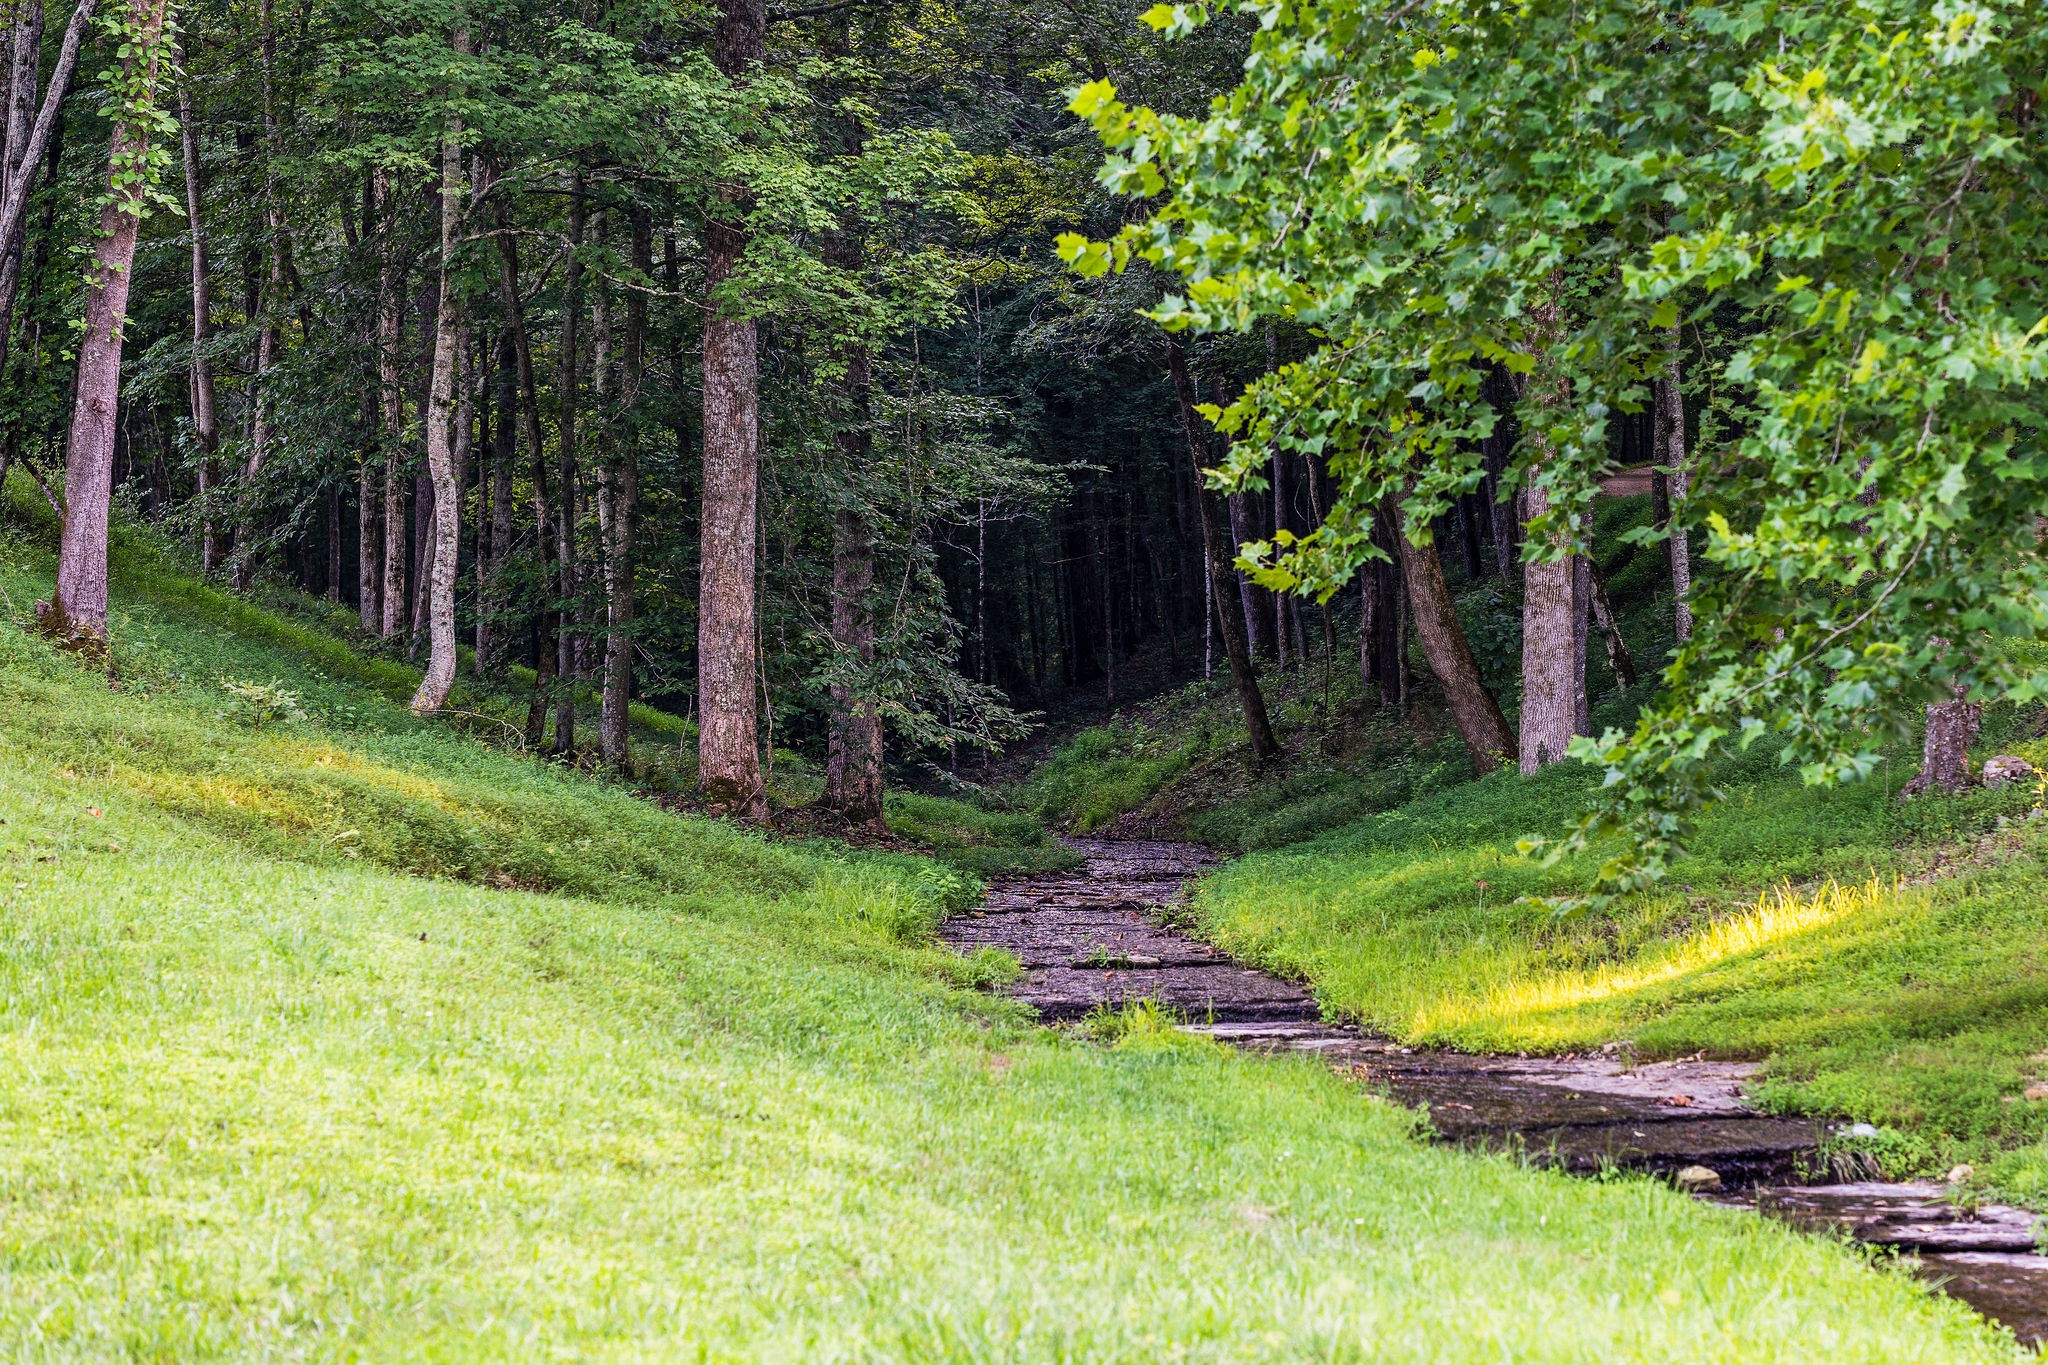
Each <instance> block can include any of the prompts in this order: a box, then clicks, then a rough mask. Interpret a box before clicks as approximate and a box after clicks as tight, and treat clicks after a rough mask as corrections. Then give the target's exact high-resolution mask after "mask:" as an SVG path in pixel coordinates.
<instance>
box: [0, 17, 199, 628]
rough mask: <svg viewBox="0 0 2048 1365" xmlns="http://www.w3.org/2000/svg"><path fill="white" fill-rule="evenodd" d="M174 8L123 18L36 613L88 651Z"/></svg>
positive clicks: (102, 617)
mask: <svg viewBox="0 0 2048 1365" xmlns="http://www.w3.org/2000/svg"><path fill="white" fill-rule="evenodd" d="M168 9H169V0H133V3H132V4H131V5H130V6H129V8H128V9H127V10H126V11H124V12H123V13H122V14H121V16H120V19H119V25H120V29H119V31H120V33H121V36H122V39H123V51H124V53H125V54H126V55H124V56H123V57H122V58H121V61H120V64H119V66H118V68H117V72H116V76H115V81H114V89H115V92H116V96H117V103H116V106H115V107H116V114H115V118H114V131H113V138H112V142H111V144H110V146H109V149H108V153H107V189H106V195H105V199H104V200H103V202H102V205H101V208H100V238H99V243H98V245H97V246H96V247H95V248H94V251H93V262H92V269H91V271H90V272H89V273H88V275H87V285H86V305H85V330H84V334H83V335H82V337H81V338H80V341H79V346H78V382H77V397H76V398H75V400H74V401H73V405H72V412H71V429H70V432H69V434H68V436H67V438H66V441H65V456H64V528H63V533H62V537H61V539H60V540H59V542H58V549H57V584H56V589H55V591H54V592H53V593H52V595H51V598H50V600H49V601H48V602H42V603H38V604H37V611H36V616H37V619H38V623H39V625H40V627H41V629H42V630H43V631H44V632H45V633H47V634H49V635H50V636H52V637H54V638H55V639H57V640H59V641H62V642H64V643H65V644H66V645H67V646H69V647H71V648H75V649H79V650H82V651H85V652H87V653H103V652H104V651H105V649H106V643H107V523H108V517H109V513H110V510H111V505H112V499H113V483H114V414H115V410H116V408H117V406H118V405H119V402H120V391H121V340H122V326H123V324H124V322H125V321H126V319H127V316H128V285H129V276H130V268H131V267H132V265H133V264H134V261H135V239H136V235H137V233H138V232H139V231H140V229H141V226H142V219H143V216H144V215H145V214H146V213H147V212H148V211H149V207H150V202H151V186H152V184H153V182H154V178H155V172H156V169H157V165H158V163H159V162H160V161H161V160H162V159H163V154H162V151H161V138H162V134H163V133H164V132H165V131H167V130H166V129H165V128H164V126H163V125H164V119H163V118H162V116H161V113H160V111H159V109H158V107H157V87H158V75H159V70H160V68H161V66H162V64H163V55H164V45H165V38H166V34H165V23H166V20H167V18H168ZM66 44H67V47H68V48H69V50H70V52H71V53H72V54H73V57H74V60H75V54H76V50H77V47H76V40H75V36H74V35H72V34H68V33H67V34H66ZM0 228H4V224H0ZM0 245H4V242H0ZM0 333H4V324H0Z"/></svg>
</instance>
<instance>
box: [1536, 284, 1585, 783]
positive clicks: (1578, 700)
mask: <svg viewBox="0 0 2048 1365" xmlns="http://www.w3.org/2000/svg"><path fill="white" fill-rule="evenodd" d="M1558 310H1559V303H1558V300H1557V297H1556V282H1555V281H1553V290H1552V296H1551V297H1550V298H1548V299H1546V300H1545V301H1544V302H1543V303H1542V304H1541V305H1540V306H1539V307H1538V308H1537V309H1536V310H1535V311H1534V312H1533V313H1532V314H1531V321H1532V323H1533V327H1532V329H1531V335H1532V344H1533V345H1534V346H1535V348H1536V351H1537V354H1536V357H1535V358H1536V369H1535V372H1534V373H1532V374H1531V375H1529V376H1528V378H1527V379H1526V380H1525V381H1523V396H1524V397H1525V398H1526V399H1527V400H1528V401H1530V402H1531V403H1532V404H1533V405H1534V406H1535V407H1536V409H1537V410H1538V411H1539V412H1542V411H1546V410H1555V409H1557V408H1561V407H1562V406H1564V405H1565V404H1566V403H1568V402H1570V401H1571V390H1570V381H1569V380H1567V379H1565V378H1564V377H1563V376H1562V375H1560V374H1559V373H1557V369H1556V364H1555V361H1554V360H1553V358H1552V356H1551V355H1550V351H1549V348H1550V346H1551V344H1552V343H1553V340H1554V338H1555V336H1556V333H1557V330H1558ZM1541 429H1542V428H1541V419H1540V418H1539V419H1538V422H1537V424H1536V425H1535V426H1534V427H1532V428H1530V429H1529V430H1528V436H1529V438H1530V439H1534V440H1536V441H1537V442H1538V446H1537V449H1536V451H1535V454H1536V455H1537V459H1536V460H1534V461H1532V462H1531V468H1530V471H1529V477H1528V480H1527V483H1526V484H1525V486H1524V488H1523V490H1522V496H1523V505H1524V509H1525V511H1526V514H1527V515H1526V522H1525V524H1527V525H1533V524H1534V523H1535V522H1536V521H1537V519H1538V518H1540V517H1542V516H1544V515H1545V514H1546V513H1547V512H1548V511H1549V510H1550V501H1549V495H1548V494H1547V493H1546V492H1545V491H1544V490H1543V488H1542V487H1541V486H1540V484H1539V482H1538V475H1539V473H1540V465H1541V462H1542V457H1543V456H1545V455H1547V454H1548V453H1549V451H1548V448H1547V447H1546V446H1544V445H1543V444H1542V441H1543V438H1542V437H1541V436H1538V435H1536V433H1537V432H1539V431H1540V430H1541ZM1548 535H1549V542H1550V543H1549V545H1548V547H1547V549H1548V551H1549V553H1550V557H1549V558H1546V559H1542V560H1532V561H1531V562H1529V563H1527V564H1525V565H1523V567H1522V716H1521V728H1522V746H1521V767H1522V771H1523V772H1525V773H1533V772H1535V771H1536V770H1537V769H1538V768H1541V767H1544V766H1545V765H1546V764H1551V763H1555V762H1557V761H1558V760H1560V759H1562V758H1563V757H1564V756H1565V751H1566V750H1567V749H1568V748H1569V747H1570V746H1571V742H1572V739H1573V738H1574V737H1575V736H1577V735H1579V734H1580V733H1582V732H1583V730H1584V728H1585V727H1584V725H1583V723H1582V706H1583V703H1584V697H1585V691H1586V650H1585V621H1584V611H1585V599H1586V594H1585V593H1584V592H1582V591H1581V590H1580V582H1579V577H1580V576H1579V570H1578V564H1577V563H1576V560H1577V555H1576V554H1575V553H1573V550H1572V546H1573V542H1574V540H1575V537H1574V536H1573V534H1572V528H1571V527H1569V526H1565V527H1557V528H1553V529H1552V530H1551V531H1550V532H1549V533H1548Z"/></svg>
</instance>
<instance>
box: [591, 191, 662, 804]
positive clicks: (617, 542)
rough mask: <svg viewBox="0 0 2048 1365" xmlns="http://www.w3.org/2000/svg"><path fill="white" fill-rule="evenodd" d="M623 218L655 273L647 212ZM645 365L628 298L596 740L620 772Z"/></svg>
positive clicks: (633, 607) (628, 689)
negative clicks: (636, 417) (637, 417)
mask: <svg viewBox="0 0 2048 1365" xmlns="http://www.w3.org/2000/svg"><path fill="white" fill-rule="evenodd" d="M629 221H630V224H631V231H632V262H633V268H634V270H635V271H636V272H637V273H638V274H639V275H640V276H641V277H642V278H648V277H651V276H652V275H653V273H654V225H653V223H652V222H651V221H650V220H649V217H648V214H647V210H646V209H645V208H643V207H641V206H639V205H634V206H633V208H632V209H631V210H630V215H629ZM646 368H647V295H646V294H645V293H644V292H642V291H641V290H638V289H634V290H630V291H628V293H627V295H626V338H625V347H624V350H623V352H622V353H621V355H620V358H619V401H618V414H619V415H618V417H617V418H615V419H614V421H613V433H614V434H613V436H612V442H611V461H610V464H611V497H612V524H611V534H610V538H609V544H608V546H607V549H606V555H605V565H606V577H605V642H604V696H603V698H602V701H601V703H600V711H599V717H598V741H599V745H600V747H601V748H602V750H603V752H604V760H605V762H606V763H609V764H610V765H611V766H612V767H614V768H617V769H620V770H624V769H625V768H626V767H627V766H628V763H629V760H630V756H631V755H630V744H629V741H630V739H631V734H632V717H631V707H632V700H633V619H634V617H635V616H636V615H637V613H638V603H637V602H636V601H635V596H634V572H635V564H636V555H637V552H638V549H639V544H638V542H639V536H640V456H639V439H638V430H639V429H638V426H637V425H636V424H635V423H634V422H633V421H632V420H631V419H632V414H633V411H634V409H635V408H636V406H637V405H638V404H639V401H640V390H641V386H642V385H643V383H644V382H645V374H646Z"/></svg>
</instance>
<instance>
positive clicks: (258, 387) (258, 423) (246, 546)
mask: <svg viewBox="0 0 2048 1365" xmlns="http://www.w3.org/2000/svg"><path fill="white" fill-rule="evenodd" d="M272 17H273V10H272V5H271V0H261V3H260V4H259V5H258V6H257V44H256V48H257V55H258V58H259V63H258V64H259V67H260V69H261V72H262V90H263V218H264V223H265V226H266V227H267V228H268V230H269V237H270V240H269V242H268V243H267V244H266V245H267V249H268V250H267V254H268V257H269V278H268V281H267V284H266V285H265V288H264V290H263V292H262V294H261V295H260V300H261V302H260V305H259V307H258V309H257V313H258V317H257V325H256V372H255V374H254V375H253V376H252V377H251V379H250V388H251V390H252V392H253V393H254V394H255V401H254V404H253V408H254V413H253V416H252V417H251V419H250V425H249V449H248V451H247V452H246V453H245V457H244V459H243V462H242V488H241V494H240V497H239V499H238V501H239V502H240V504H241V513H240V517H239V520H240V522H241V528H240V530H239V532H238V533H237V535H236V537H235V551H236V553H235V556H234V560H233V565H232V567H231V568H230V569H229V571H228V576H229V581H230V582H231V583H232V585H233V586H234V588H235V590H236V591H238V592H239V591H241V590H243V589H246V588H247V587H248V586H249V582H250V580H251V579H252V578H253V577H254V576H255V574H256V567H257V558H258V555H259V554H260V553H261V538H260V537H259V536H258V534H257V527H256V525H255V524H254V521H253V520H252V518H253V517H254V516H255V515H256V508H255V506H254V503H255V501H256V478H257V476H258V475H259V474H261V473H262V472H263V467H264V465H265V464H266V463H268V461H269V459H270V446H271V440H272V428H273V426H274V421H273V418H274V414H275V411H276V403H275V401H274V400H273V399H272V398H271V396H270V391H269V378H270V371H271V367H272V366H274V365H276V364H277V357H278V351H279V349H280V343H281V338H280V336H279V334H278V324H277V320H278V317H279V314H280V310H281V309H282V308H283V307H284V288H285V267H284V254H283V253H284V234H285V221H284V205H283V202H282V198H281V195H280V194H279V191H278V184H277V159H278V145H277V142H278V130H277V97H276V92H275V90H274V89H273V84H274V68H275V67H276V64H277V35H276V31H275V27H274V25H273V23H272Z"/></svg>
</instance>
